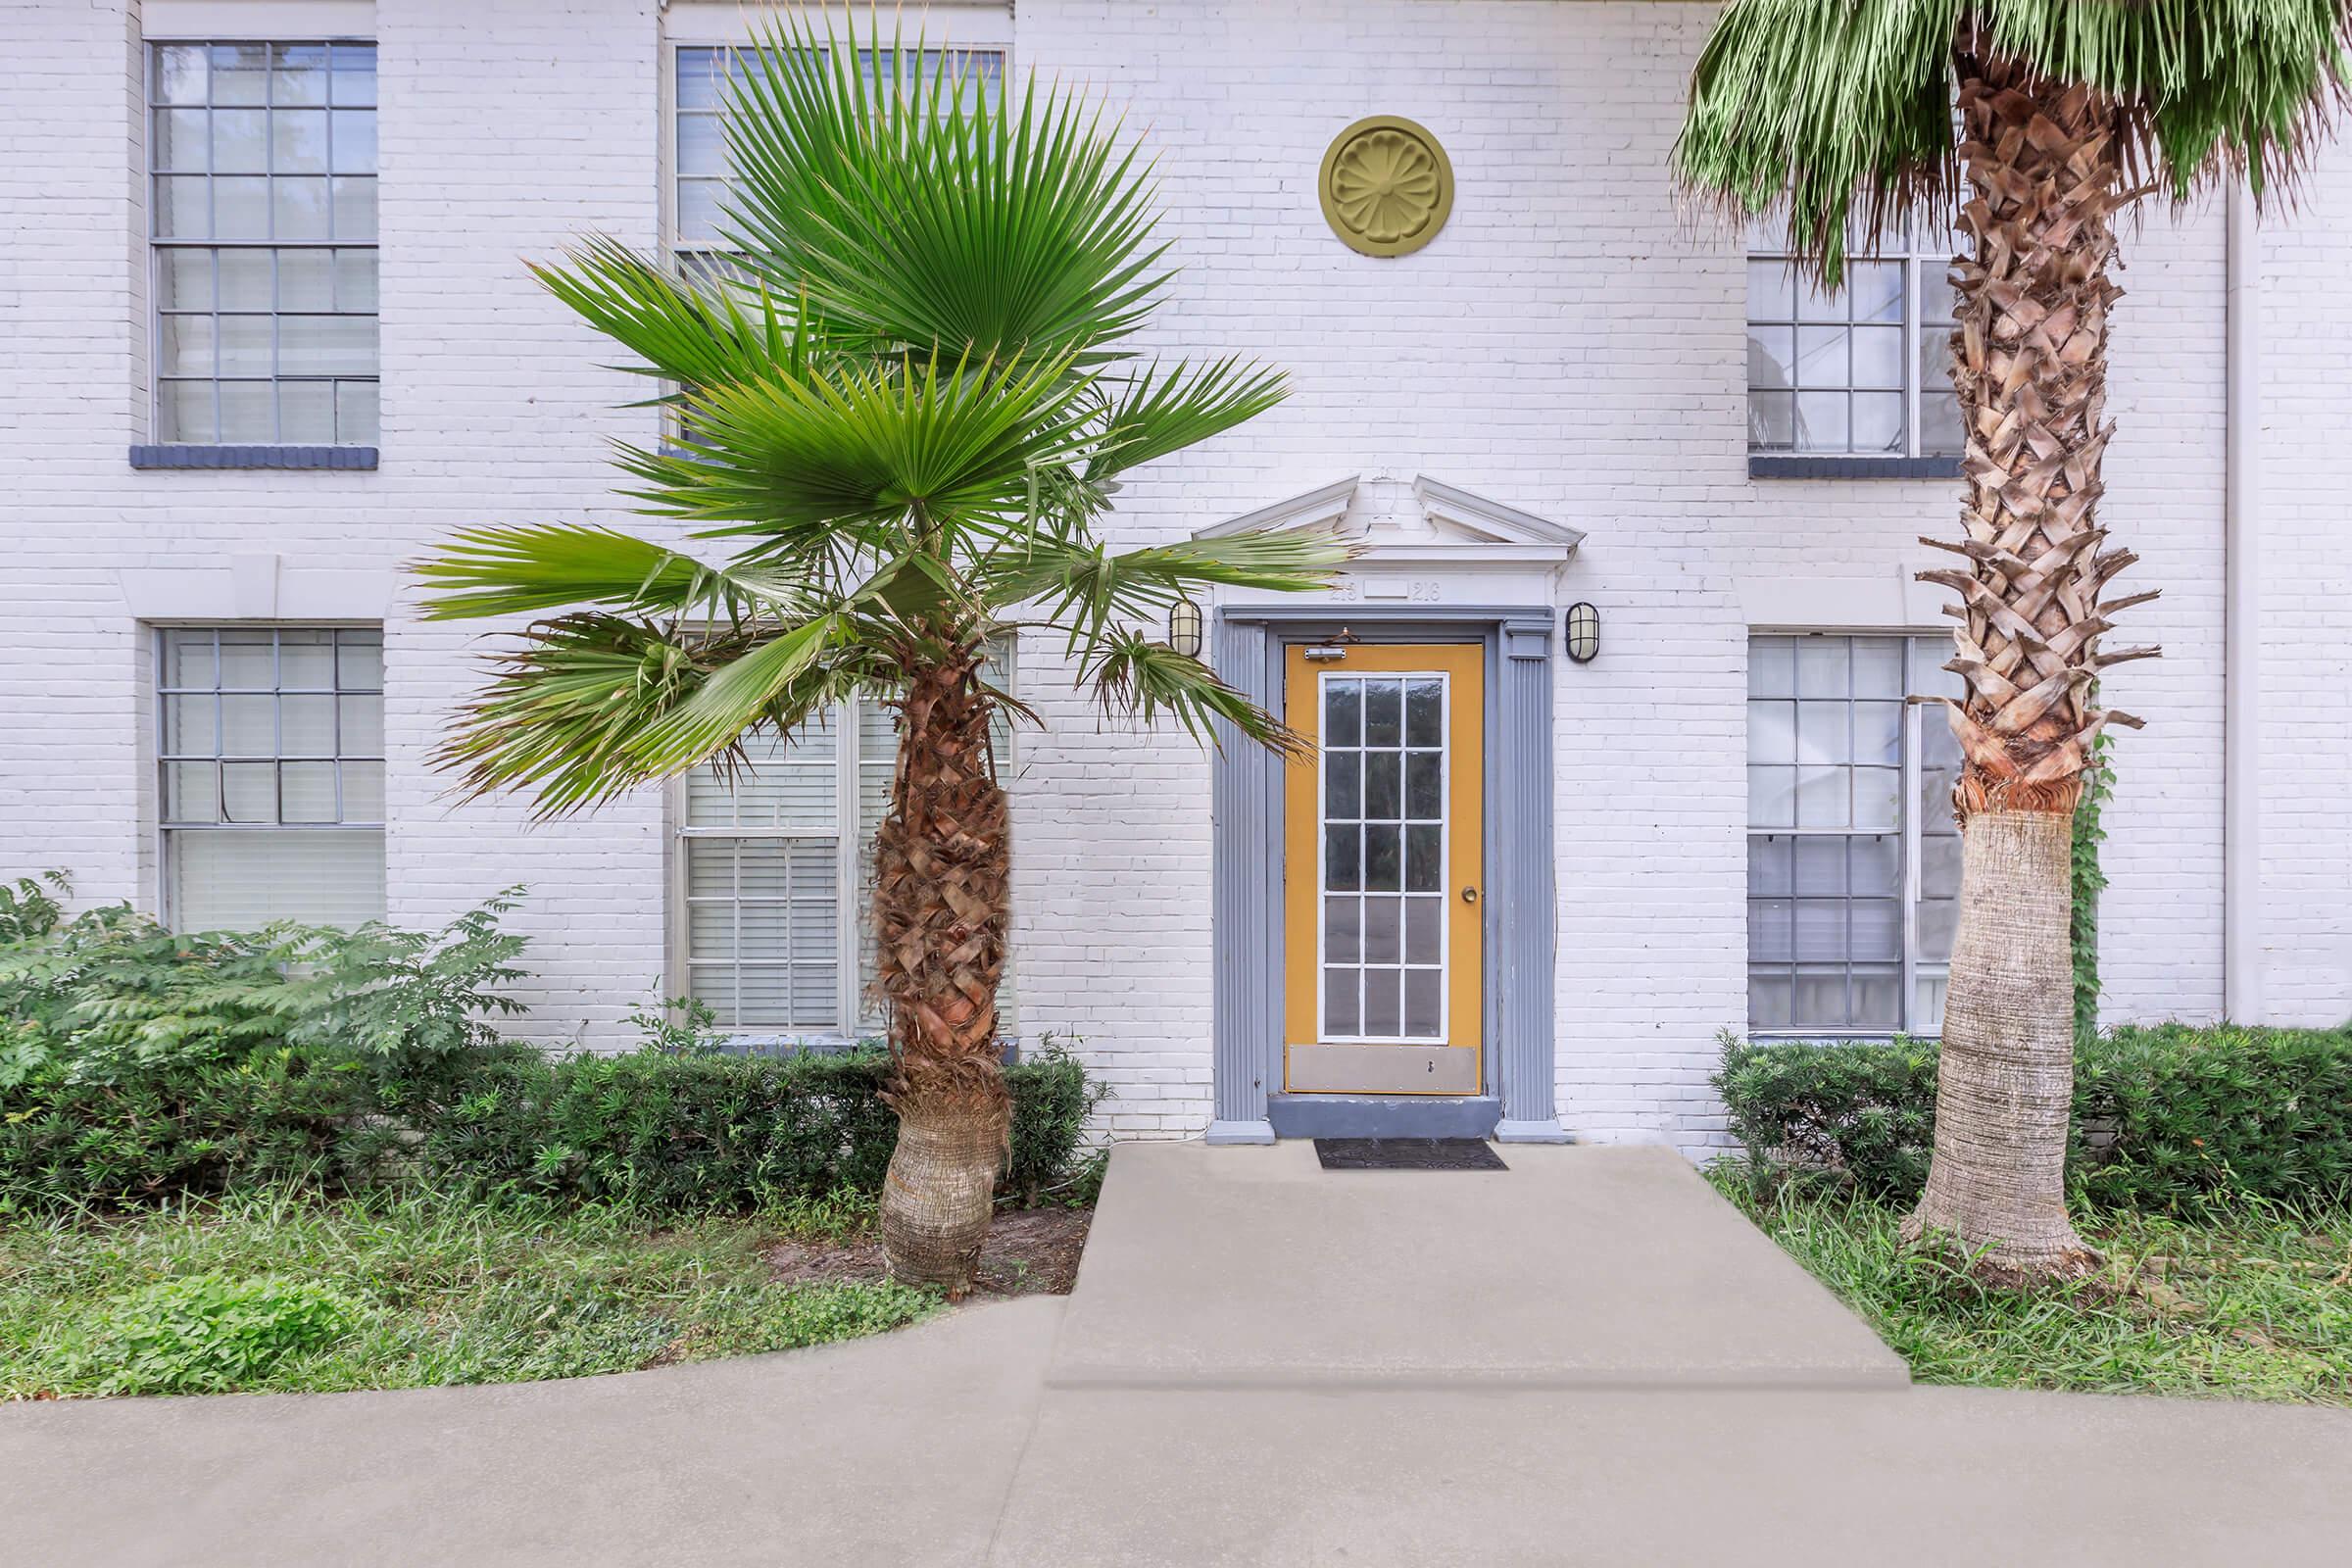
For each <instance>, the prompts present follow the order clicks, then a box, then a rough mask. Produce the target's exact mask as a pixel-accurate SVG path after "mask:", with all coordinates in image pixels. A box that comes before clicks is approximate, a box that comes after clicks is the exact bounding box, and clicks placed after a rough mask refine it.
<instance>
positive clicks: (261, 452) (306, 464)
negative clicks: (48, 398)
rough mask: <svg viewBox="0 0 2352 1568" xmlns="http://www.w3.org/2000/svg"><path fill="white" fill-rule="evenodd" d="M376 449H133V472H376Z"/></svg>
mask: <svg viewBox="0 0 2352 1568" xmlns="http://www.w3.org/2000/svg"><path fill="white" fill-rule="evenodd" d="M376 451H377V449H376V448H374V447H277V446H200V445H195V444H181V443H176V442H174V443H170V444H167V445H163V446H135V447H132V448H131V449H130V466H132V467H134V468H373V467H374V466H376Z"/></svg>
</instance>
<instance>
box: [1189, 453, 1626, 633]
mask: <svg viewBox="0 0 2352 1568" xmlns="http://www.w3.org/2000/svg"><path fill="white" fill-rule="evenodd" d="M1294 528H1296V529H1316V530H1328V531H1330V532H1332V533H1336V534H1338V535H1339V536H1340V537H1342V538H1345V539H1348V540H1352V541H1354V542H1355V543H1356V545H1357V548H1358V550H1359V551H1360V552H1361V553H1360V554H1359V556H1358V557H1357V559H1356V560H1355V561H1354V562H1353V563H1351V564H1350V565H1349V566H1348V570H1347V572H1346V573H1345V574H1344V575H1343V576H1342V577H1341V579H1340V580H1339V582H1338V583H1337V584H1335V588H1334V591H1335V593H1336V594H1337V595H1338V596H1339V597H1341V598H1395V599H1415V600H1423V601H1440V600H1450V599H1454V598H1456V597H1457V596H1459V595H1463V594H1469V593H1473V592H1482V593H1483V592H1492V591H1493V590H1494V589H1495V588H1498V587H1500V586H1501V584H1499V583H1497V581H1496V579H1497V578H1498V577H1509V578H1513V579H1516V580H1517V581H1516V584H1515V586H1518V587H1520V588H1523V589H1526V590H1531V591H1532V590H1536V589H1539V588H1541V587H1542V586H1543V585H1544V580H1545V579H1547V578H1548V577H1549V576H1550V575H1551V574H1552V573H1554V572H1557V571H1558V570H1559V569H1560V568H1561V567H1563V566H1565V565H1566V564H1568V562H1569V559H1570V558H1571V557H1573V556H1574V555H1575V554H1576V549H1577V546H1579V545H1581V544H1582V543H1584V539H1585V535H1584V532H1583V530H1581V529H1578V528H1572V527H1569V526H1568V525H1567V524H1566V523H1562V522H1555V521H1553V520H1552V519H1550V518H1548V517H1542V516H1538V515H1535V514H1534V513H1531V512H1526V511H1522V510H1521V509H1519V508H1517V507H1513V506H1510V505H1507V504H1506V503H1504V502H1500V501H1496V500H1494V499H1493V498H1491V497H1488V496H1483V495H1480V494H1478V493H1477V492H1475V491H1471V490H1465V489H1463V488H1462V487H1460V486H1459V485H1452V484H1447V483H1446V482H1445V481H1444V480H1441V479H1433V478H1431V477H1430V476H1429V475H1428V474H1425V473H1424V474H1416V475H1414V476H1413V477H1411V478H1409V479H1407V478H1403V477H1401V476H1397V475H1393V474H1386V473H1382V474H1357V475H1351V476H1349V477H1348V478H1345V479H1340V480H1336V481H1334V482H1333V483H1331V484H1327V485H1324V486H1322V487H1321V488H1319V489H1315V490H1309V491H1305V492H1303V493H1301V494H1299V495H1296V496H1292V497H1291V498H1290V499H1288V500H1285V501H1277V502H1274V503H1273V504H1271V505H1269V506H1264V507H1260V508H1258V509H1257V510H1256V511H1254V512H1249V513H1244V514H1243V515H1240V516H1238V517H1228V518H1226V519H1225V520H1224V521H1222V522H1218V523H1213V524H1211V525H1210V526H1208V527H1205V528H1202V529H1201V530H1199V531H1198V532H1197V533H1196V534H1195V535H1194V537H1195V538H1197V539H1219V538H1225V537H1228V536H1230V535H1233V534H1237V533H1247V532H1250V531H1253V530H1258V529H1294ZM1457 579H1458V580H1459V581H1458V585H1457V582H1456V580H1457ZM1473 584H1476V585H1477V587H1476V588H1475V589H1474V588H1473ZM1536 597H1537V598H1538V599H1542V598H1543V597H1544V595H1543V594H1541V593H1538V594H1536Z"/></svg>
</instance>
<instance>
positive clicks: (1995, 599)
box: [1904, 37, 2154, 1278]
mask: <svg viewBox="0 0 2352 1568" xmlns="http://www.w3.org/2000/svg"><path fill="white" fill-rule="evenodd" d="M1984 48H1985V40H1984V39H1983V38H1981V37H1979V38H1973V39H1972V38H1968V37H1964V38H1963V40H1962V45H1961V55H1960V66H1961V85H1960V112H1961V117H1962V123H1963V137H1962V142H1961V145H1960V148H1959V158H1960V164H1961V169H1962V172H1963V173H1964V174H1965V175H1966V177H1967V180H1968V183H1969V185H1970V187H1971V189H1972V192H1973V195H1972V199H1971V200H1970V201H1969V202H1968V203H1967V205H1966V206H1965V207H1964V208H1963V209H1962V212H1961V215H1960V223H1961V227H1962V228H1963V229H1964V230H1965V231H1966V232H1967V233H1968V234H1969V236H1970V240H1971V246H1970V251H1969V254H1967V255H1965V256H1963V257H1961V258H1960V259H1959V260H1958V261H1957V262H1955V263H1954V264H1953V273H1952V280H1953V285H1954V289H1955V293H1956V295H1957V310H1956V317H1957V319H1958V321H1959V326H1958V328H1957V329H1956V330H1955V331H1954V332H1953V334H1952V362H1953V363H1952V381H1953V385H1954V387H1955V388H1956V389H1957V391H1958V393H1959V396H1960V412H1961V417H1962V420H1963V423H1964V425H1965V426H1966V430H1967V438H1968V450H1967V458H1966V470H1967V478H1968V489H1969V499H1968V504H1967V507H1966V509H1965V511H1964V512H1963V514H1962V524H1963V527H1964V530H1965V533H1966V538H1964V539H1963V540H1961V541H1960V542H1958V543H1956V544H1954V543H1948V542H1944V541H1939V540H1934V539H1931V540H1926V541H1924V542H1925V543H1928V544H1931V545H1935V546H1936V548H1938V549H1941V550H1948V551H1950V552H1952V553H1953V554H1955V555H1958V556H1960V557H1961V558H1962V559H1963V562H1964V564H1962V565H1961V566H1958V567H1955V568H1952V569H1948V570H1942V571H1930V572H1922V573H1921V574H1920V575H1921V577H1922V578H1923V579H1925V580H1927V581H1931V582H1938V583H1942V584H1944V585H1945V586H1947V587H1949V588H1951V589H1953V590H1954V591H1955V592H1957V593H1958V594H1959V595H1960V599H1961V604H1960V605H1959V606H1958V607H1957V608H1956V609H1955V610H1954V611H1953V612H1952V613H1954V614H1955V615H1957V616H1958V618H1959V620H1960V626H1959V628H1958V629H1957V630H1956V631H1955V632H1954V639H1955V641H1956V642H1957V643H1958V646H1959V652H1958V656H1957V657H1956V658H1954V659H1953V660H1952V662H1950V663H1949V664H1947V665H1946V666H1945V667H1946V668H1948V669H1950V670H1953V671H1954V672H1955V673H1957V674H1959V675H1960V676H1961V677H1962V679H1963V681H1964V682H1965V684H1966V687H1967V695H1966V697H1965V698H1964V699H1962V700H1961V701H1959V702H1957V703H1954V704H1952V705H1951V707H1950V714H1949V716H1950V719H1951V724H1952V730H1953V733H1954V734H1955V735H1956V736H1958V737H1959V741H1960V748H1961V752H1962V755H1963V758H1964V764H1963V769H1962V773H1961V777H1960V782H1959V784H1958V786H1957V787H1956V788H1955V790H1954V791H1953V806H1954V809H1955V811H1956V813H1957V815H1958V817H1959V819H1960V825H1961V831H1962V834H1963V849H1962V858H1961V888H1960V895H1961V897H1960V904H1961V913H1960V929H1959V934H1958V936H1957V939H1956V941H1955V944H1954V946H1953V950H1952V965H1951V987H1950V992H1949V996H1948V999H1947V1002H1946V1005H1945V1013H1944V1028H1943V1056H1942V1068H1941V1073H1940V1078H1939V1082H1938V1086H1937V1090H1936V1152H1935V1159H1934V1163H1933V1165H1932V1167H1931V1169H1930V1171H1929V1175H1928V1185H1927V1191H1926V1192H1925V1194H1924V1195H1923V1196H1922V1197H1921V1199H1920V1201H1919V1206H1918V1208H1917V1209H1916V1210H1915V1211H1914V1212H1913V1213H1912V1214H1911V1216H1910V1218H1909V1219H1908V1220H1907V1221H1906V1222H1905V1226H1904V1229H1905V1233H1906V1234H1907V1235H1908V1236H1910V1237H1912V1238H1913V1239H1915V1240H1916V1239H1918V1238H1920V1237H1922V1236H1923V1235H1933V1236H1936V1237H1938V1238H1943V1239H1946V1240H1948V1241H1951V1242H1956V1243H1957V1244H1958V1245H1959V1246H1960V1247H1962V1248H1964V1249H1965V1250H1968V1251H1969V1252H1970V1253H1972V1254H1975V1255H1977V1256H1978V1257H1979V1258H1980V1260H1981V1262H1982V1263H1983V1264H1985V1265H1989V1266H1990V1267H1991V1268H1992V1269H1994V1270H1996V1271H1998V1272H2001V1273H2003V1274H2008V1275H2012V1276H2017V1277H2025V1278H2033V1277H2046V1276H2051V1275H2063V1274H2068V1273H2073V1272H2078V1271H2080V1270H2081V1269H2082V1268H2083V1267H2085V1266H2087V1265H2088V1264H2090V1263H2091V1262H2093V1261H2095V1260H2096V1257H2097V1254H2096V1253H2095V1252H2093V1251H2091V1250H2090V1249H2089V1248H2087V1247H2085V1246H2084V1245H2083V1244H2082V1240H2081V1239H2080V1238H2079V1237H2077V1236H2076V1234H2075V1231H2074V1227H2073V1226H2072V1224H2071V1223H2070V1222H2069V1221H2068V1219H2067V1214H2066V1188H2065V1163H2066V1139H2067V1127H2068V1117H2069V1114H2070V1111H2071V1107H2072V1104H2073V1100H2074V1007H2073V988H2072V966H2071V962H2070V957H2071V955H2070V951H2069V945H2068V911H2069V908H2070V906H2071V896H2070V895H2071V886H2070V884H2071V878H2070V857H2069V844H2070V841H2071V836H2072V835H2071V828H2072V822H2073V817H2074V810H2075V806H2076V803H2077V801H2078V800H2079V799H2080V798H2081V796H2082V784H2083V778H2082V775H2083V772H2084V769H2085V768H2086V767H2088V766H2089V765H2090V747H2091V744H2092V742H2093V741H2094V740H2095V739H2096V738H2097V736H2098V734H2099V731H2100V730H2101V729H2102V728H2103V727H2104V726H2105V725H2107V724H2109V723H2111V722H2113V723H2124V724H2131V725H2136V724H2137V723H2138V720H2136V719H2133V718H2131V716H2130V715H2128V714H2122V713H2110V712H2103V711H2100V710H2099V709H2098V708H2097V707H2096V706H2095V704H2096V693H2095V683H2096V680H2097V676H2098V671H2099V670H2100V669H2101V668H2102V667H2104V666H2105V665H2108V664H2112V663H2116V662H2121V661H2122V660H2125V659H2131V658H2139V657H2143V656H2144V655H2146V654H2149V653H2152V652H2154V650H2152V649H2137V650H2126V651H2124V652H2121V653H2117V654H2113V655H2102V654H2100V653H2099V651H2098V641H2099V636H2100V634H2101V633H2102V632H2104V631H2106V630H2107V629H2108V628H2109V625H2110V624H2111V622H2110V620H2109V616H2110V615H2111V614H2112V613H2114V612H2115V611H2117V610H2119V609H2121V608H2122V607H2123V606H2124V605H2126V604H2131V603H2136V602H2138V599H2144V598H2151V597H2153V595H2141V596H2138V599H2123V600H2109V601H2104V602H2102V601H2101V600H2100V598H2099V595H2100V593H2101V591H2102V590H2103V589H2104V588H2105V587H2106V585H2107V583H2108V582H2109V580H2110V579H2112V578H2113V577H2114V576H2115V574H2116V573H2117V572H2119V571H2121V570H2122V569H2123V568H2124V567H2125V566H2127V565H2129V564H2131V560H2132V556H2131V552H2129V551H2108V550H2106V549H2105V548H2104V545H2105V542H2106V537H2107V535H2106V530H2105V529H2103V528H2102V527H2100V526H2099V523H2098V519H2097V508H2098V501H2099V497H2100V495H2101V493H2102V490H2103V486H2102V484H2101V481H2100V475H2099V465H2100V458H2101V456H2102V454H2103V453H2104V451H2105V449H2106V446H2107V442H2108V439H2109V437H2110V436H2111V435H2112V434H2113V430H2114V426H2113V425H2111V424H2108V423H2105V422H2104V421H2103V412H2104V405H2105V401H2106V382H2107V317H2108V312H2109V309H2110V308H2111V307H2112V306H2113V305H2114V303H2115V301H2116V300H2117V299H2119V298H2120V297H2121V296H2122V293H2123V291H2122V290H2121V289H2119V288H2117V287H2116V286H2115V284H2114V283H2113V282H2112V281H2111V280H2110V279H2109V277H2108V267H2109V263H2110V261H2111V260H2112V258H2113V255H2114V250H2115V239H2114V233H2113V229H2112V227H2111V226H2110V220H2111V218H2112V217H2113V215H2114V213H2115V212H2116V210H2117V209H2119V208H2121V207H2123V206H2124V205H2126V204H2127V203H2128V202H2130V201H2131V200H2132V199H2133V197H2134V196H2135V195H2136V194H2137V192H2134V191H2128V190H2126V189H2125V188H2124V179H2123V169H2122V166H2121V164H2120V162H2119V145H2118V132H2119V130H2120V129H2121V128H2122V123H2121V120H2120V118H2119V113H2118V111H2117V109H2116V108H2115V106H2114V105H2112V104H2110V103H2107V102H2106V101H2104V100H2102V99H2100V98H2099V97H2098V96H2096V95H2095V94H2093V93H2092V92H2090V91H2089V90H2087V89H2085V88H2083V87H2081V86H2071V85H2066V84H2062V83H2057V82H2053V81H2049V80H2045V79H2042V78H2040V77H2037V76H2035V75H2034V74H2033V73H2031V72H2030V71H2028V70H2027V69H2025V68H2024V67H2022V66H2020V65H2018V64H2017V63H2015V62H2013V61H2007V60H2003V59H1999V58H1994V57H1991V56H1989V55H1988V54H1986V53H1985V52H1984Z"/></svg>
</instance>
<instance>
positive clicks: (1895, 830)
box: [1747, 635, 1960, 1035]
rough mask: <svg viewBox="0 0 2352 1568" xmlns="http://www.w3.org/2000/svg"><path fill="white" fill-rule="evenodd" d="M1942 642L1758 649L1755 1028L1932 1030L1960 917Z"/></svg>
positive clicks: (1755, 643) (1812, 642)
mask: <svg viewBox="0 0 2352 1568" xmlns="http://www.w3.org/2000/svg"><path fill="white" fill-rule="evenodd" d="M1950 655H1951V643H1950V641H1949V639H1947V638H1942V637H1871V636H1831V635H1812V636H1757V637H1753V638H1750V639H1749V641H1748V703H1747V763H1748V766H1747V796H1748V809H1747V819H1748V836H1747V948H1748V968H1747V996H1748V1027H1749V1029H1750V1030H1751V1031H1753V1032H1756V1033H1759V1034H1822V1035H1838V1034H1893V1033H1896V1032H1907V1033H1910V1034H1914V1035H1934V1034H1936V1033H1937V1032H1938V1031H1939V1030H1941V1028H1942V1027H1943V993H1944V976H1945V972H1946V970H1947V968H1948V965H1949V962H1950V958H1951V951H1952V932H1953V928H1954V925H1955V924H1956V922H1957V919H1958V912H1959V902H1958V900H1959V891H1960V836H1959V833H1958V831H1957V829H1956V828H1955V827H1954V826H1953V822H1952V809H1951V792H1952V784H1953V782H1954V781H1955V780H1956V779H1957V778H1958V776H1959V767H1960V753H1959V747H1958V744H1957V743H1956V742H1955V741H1954V740H1953V739H1952V735H1951V730H1950V727H1949V726H1948V725H1947V724H1946V723H1945V721H1944V717H1943V710H1942V709H1940V708H1937V707H1934V706H1910V705H1906V704H1905V702H1904V698H1905V696H1906V695H1908V694H1912V693H1917V694H1919V695H1922V696H1958V695H1959V692H1960V687H1959V683H1958V681H1957V680H1956V678H1955V677H1953V676H1951V675H1950V674H1949V673H1947V672H1946V671H1944V670H1943V669H1941V668H1940V667H1939V666H1940V665H1941V664H1942V663H1943V662H1944V661H1945V660H1946V659H1948V658H1949V657H1950Z"/></svg>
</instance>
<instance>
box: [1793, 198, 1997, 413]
mask: <svg viewBox="0 0 2352 1568" xmlns="http://www.w3.org/2000/svg"><path fill="white" fill-rule="evenodd" d="M1928 226H1929V225H1926V224H1922V225H1920V227H1921V229H1922V231H1923V232H1924V231H1925V230H1926V228H1927V227H1928ZM1768 232H1769V230H1768V229H1767V228H1765V227H1764V226H1762V225H1759V227H1758V229H1757V230H1756V233H1757V234H1758V236H1762V235H1764V234H1766V233H1768ZM1950 265H1951V251H1950V249H1949V247H1948V246H1946V247H1944V248H1942V249H1937V248H1936V246H1935V245H1933V244H1929V243H1927V242H1926V241H1925V240H1924V239H1923V240H1921V241H1918V242H1907V243H1906V242H1889V243H1885V244H1882V245H1881V246H1880V247H1879V249H1878V250H1877V251H1876V252H1875V253H1868V254H1865V253H1863V252H1860V251H1857V253H1856V256H1855V259H1854V260H1852V261H1850V262H1848V263H1847V265H1846V270H1845V276H1844V279H1843V281H1842V282H1841V283H1840V284H1839V286H1838V287H1837V288H1835V289H1831V288H1824V287H1823V286H1821V284H1820V282H1819V281H1818V280H1814V279H1808V278H1804V277H1801V276H1799V275H1798V273H1797V270H1796V269H1795V268H1794V267H1793V266H1792V265H1791V264H1790V262H1789V257H1788V256H1787V255H1786V254H1785V253H1782V252H1776V251H1773V250H1771V249H1769V248H1766V247H1764V246H1758V247H1756V248H1754V249H1752V250H1751V252H1750V254H1749V257H1748V262H1747V446H1748V450H1749V451H1750V452H1759V453H1775V452H1789V453H1822V454H1830V455H1835V456H1843V457H1879V458H1916V457H1941V456H1947V455H1956V454H1957V453H1959V452H1960V451H1961V450H1962V441H1961V435H1960V413H1959V404H1958V402H1957V400H1956V399H1955V398H1954V395H1953V393H1952V377H1951V342H1950V339H1951V332H1952V289H1951V283H1950V282H1949V280H1948V279H1947V277H1946V275H1945V274H1946V272H1947V271H1948V270H1949V268H1950Z"/></svg>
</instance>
